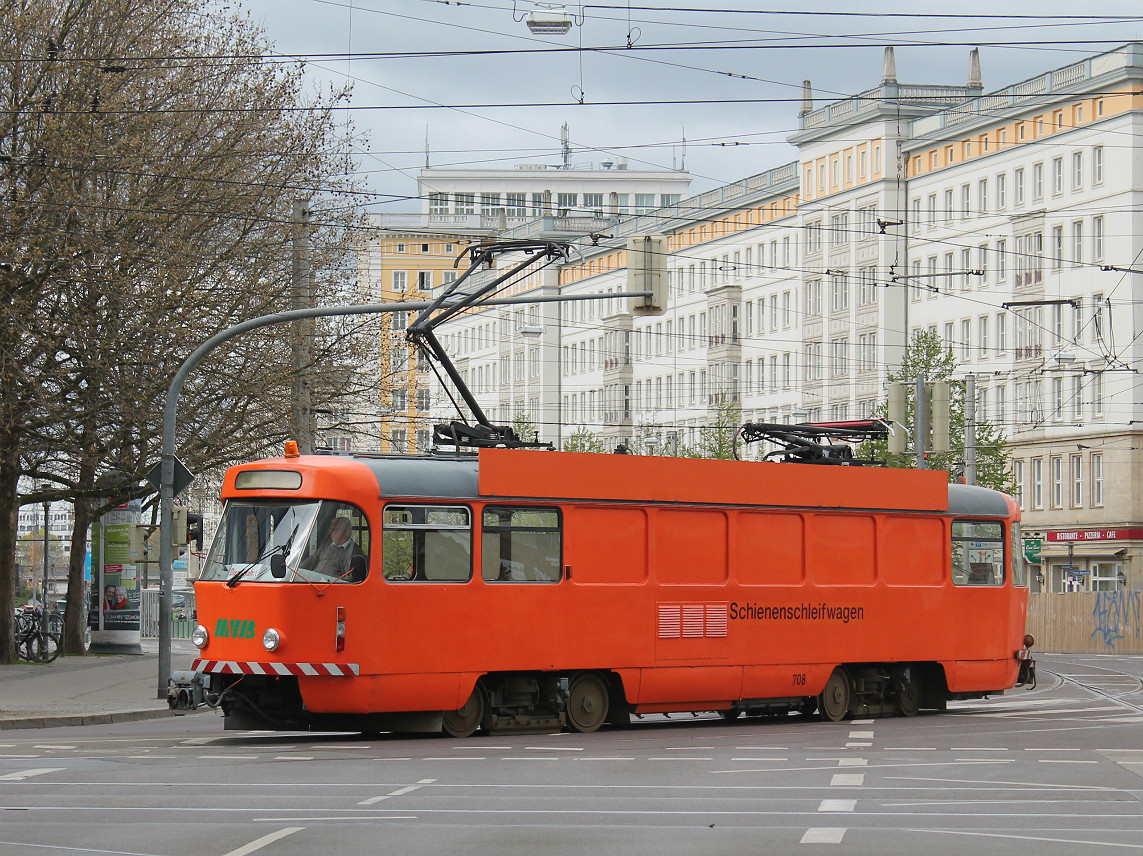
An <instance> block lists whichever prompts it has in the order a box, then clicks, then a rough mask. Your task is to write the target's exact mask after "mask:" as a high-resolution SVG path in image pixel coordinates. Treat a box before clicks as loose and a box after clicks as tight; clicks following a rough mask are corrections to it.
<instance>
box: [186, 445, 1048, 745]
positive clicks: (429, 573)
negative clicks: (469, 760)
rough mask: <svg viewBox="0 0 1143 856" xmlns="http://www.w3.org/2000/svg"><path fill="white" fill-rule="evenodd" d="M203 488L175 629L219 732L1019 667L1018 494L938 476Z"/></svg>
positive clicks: (394, 725) (307, 471)
mask: <svg viewBox="0 0 1143 856" xmlns="http://www.w3.org/2000/svg"><path fill="white" fill-rule="evenodd" d="M222 495H223V498H224V499H225V501H226V506H225V511H224V514H223V518H222V521H221V525H220V528H219V530H218V532H217V535H216V537H215V539H214V542H213V545H212V546H211V549H210V551H209V554H208V556H207V559H206V563H205V568H204V570H203V572H202V574H201V577H200V579H199V580H198V582H197V583H196V585H195V593H196V598H197V607H198V622H199V623H198V626H197V627H196V628H195V633H194V637H193V638H194V642H195V644H196V645H197V647H198V648H199V655H198V659H196V660H195V663H194V669H195V671H196V672H197V675H196V677H195V680H196V681H197V682H199V692H200V694H201V693H205V700H206V702H207V703H209V704H211V705H213V706H221V708H222V710H223V713H224V715H225V720H224V723H225V728H227V729H243V730H245V729H283V730H346V731H349V730H352V731H366V732H373V731H390V730H392V731H401V730H429V729H431V730H440V729H443V730H444V731H445V732H446V733H448V734H450V735H454V736H457V737H464V736H467V735H470V734H472V733H473V732H475V731H477V730H478V729H484V730H512V729H522V730H558V729H560V728H564V727H570V728H571V729H574V730H576V731H581V732H590V731H594V730H596V729H598V728H599V727H600V726H602V725H604V724H605V723H612V724H624V723H626V722H628V721H629V717H630V716H631V715H632V714H644V713H659V712H675V711H719V712H721V713H722V714H723V715H724V716H726V717H728V718H733V717H735V716H738V715H740V714H746V715H757V714H785V713H788V712H791V711H794V712H802V713H813V712H815V711H816V712H817V713H818V714H819V715H820V716H821V717H822V718H823V719H826V720H831V721H838V720H842V719H844V718H846V717H848V716H854V715H894V714H900V715H904V716H911V715H914V714H916V713H917V712H918V710H920V709H923V708H927V709H937V710H941V709H943V708H944V707H945V705H946V702H947V701H948V700H949V699H964V698H979V697H983V696H984V695H986V694H997V693H1001V692H1003V691H1004V690H1006V689H1009V688H1011V687H1013V686H1016V685H1018V684H1020V683H1025V682H1028V681H1029V680H1032V679H1033V678H1034V664H1033V661H1032V660H1031V658H1030V648H1031V645H1032V640H1031V637H1026V636H1025V632H1024V631H1025V627H1024V624H1025V616H1026V611H1027V603H1028V589H1027V578H1026V571H1025V567H1024V562H1023V554H1022V551H1021V541H1020V534H1019V519H1020V512H1019V508H1018V507H1017V505H1016V504H1015V502H1014V501H1013V500H1012V499H1011V498H1010V497H1008V496H1006V495H1004V494H1002V493H998V492H996V491H992V490H988V489H985V488H980V487H972V486H967V485H959V484H953V485H950V484H948V483H947V476H946V474H945V473H943V472H934V471H926V470H902V469H886V468H877V467H828V466H826V467H823V466H796V465H792V464H789V463H772V462H764V461H763V462H748V461H708V460H690V459H677V458H665V457H642V456H633V455H604V454H574V453H565V452H553V451H531V450H519V449H504V448H483V449H480V450H479V452H478V453H477V454H476V455H471V454H468V455H456V456H450V457H443V456H442V457H436V456H424V457H413V456H391V455H366V454H355V455H307V456H298V455H296V454H293V455H289V456H287V457H282V458H275V459H271V460H263V461H257V462H253V463H249V464H244V465H241V466H236V467H233V468H231V469H230V470H229V471H228V472H227V475H226V478H225V484H224V487H223V491H222ZM172 704H175V702H174V701H172Z"/></svg>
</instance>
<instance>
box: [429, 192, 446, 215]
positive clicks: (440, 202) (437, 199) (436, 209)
mask: <svg viewBox="0 0 1143 856" xmlns="http://www.w3.org/2000/svg"><path fill="white" fill-rule="evenodd" d="M429 213H430V214H447V213H448V194H447V193H430V194H429Z"/></svg>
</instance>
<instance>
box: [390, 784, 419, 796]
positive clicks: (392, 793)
mask: <svg viewBox="0 0 1143 856" xmlns="http://www.w3.org/2000/svg"><path fill="white" fill-rule="evenodd" d="M419 790H420V786H419V785H409V786H407V787H404V788H397V790H395V791H390V792H389V794H388V796H391V797H401V796H404V795H405V794H411V793H412V792H413V791H419Z"/></svg>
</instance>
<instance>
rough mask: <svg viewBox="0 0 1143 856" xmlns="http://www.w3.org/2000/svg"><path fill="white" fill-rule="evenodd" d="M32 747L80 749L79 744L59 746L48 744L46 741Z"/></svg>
mask: <svg viewBox="0 0 1143 856" xmlns="http://www.w3.org/2000/svg"><path fill="white" fill-rule="evenodd" d="M32 748H33V749H78V748H79V747H78V746H57V745H48V744H46V743H45V744H40V745H36V746H33V747H32Z"/></svg>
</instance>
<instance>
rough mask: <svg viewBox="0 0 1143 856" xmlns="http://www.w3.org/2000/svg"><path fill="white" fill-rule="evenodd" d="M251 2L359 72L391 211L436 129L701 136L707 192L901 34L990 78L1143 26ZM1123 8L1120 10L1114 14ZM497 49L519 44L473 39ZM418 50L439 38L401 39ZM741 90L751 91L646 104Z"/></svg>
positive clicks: (485, 162) (1115, 4)
mask: <svg viewBox="0 0 1143 856" xmlns="http://www.w3.org/2000/svg"><path fill="white" fill-rule="evenodd" d="M241 5H242V6H243V7H245V8H246V9H248V10H249V12H250V14H251V16H252V17H253V19H254V21H255V22H256V23H259V24H260V25H262V26H263V27H264V28H265V29H266V31H267V34H268V36H269V37H270V39H271V40H272V41H273V42H274V43H275V45H276V47H277V49H278V50H279V51H280V52H281V53H283V54H285V55H288V56H298V57H304V58H306V61H307V63H306V68H307V71H308V73H309V74H310V75H311V77H312V78H313V80H314V82H315V85H317V84H320V83H321V82H330V81H336V82H342V83H344V82H345V81H346V80H347V79H351V80H352V81H353V84H354V91H353V98H352V102H351V104H352V110H351V111H350V114H351V116H352V121H353V123H354V125H355V126H356V128H357V129H358V131H359V132H363V133H364V134H365V139H364V140H363V141H360V142H355V143H354V144H353V147H354V150H355V151H358V152H359V155H358V158H357V162H358V164H359V166H360V169H361V171H362V178H363V180H364V182H365V184H366V186H367V187H368V189H370V190H372V191H375V192H376V193H377V194H378V196H377V197H376V201H375V202H374V203H373V204H371V205H370V206H369V210H370V211H372V212H375V213H382V212H386V211H402V210H403V211H408V210H416V209H417V208H419V204H418V203H417V202H416V201H412V200H410V199H409V197H412V196H413V195H414V194H415V193H416V174H417V171H418V170H419V169H420V168H421V167H422V166H424V163H425V136H426V131H427V134H428V138H429V145H430V149H431V154H430V162H431V164H432V165H433V166H446V165H457V166H469V165H479V166H489V167H501V168H505V167H507V168H510V167H512V166H513V165H515V164H518V163H547V164H552V165H555V164H558V163H560V162H561V156H560V126H561V125H562V124H563V123H565V122H566V123H568V125H569V129H570V139H571V145H572V149H573V154H572V156H571V162H572V164H573V165H580V164H583V165H587V164H592V165H598V163H599V162H600V161H601V160H614V159H615V157H616V156H623V157H627V158H628V159H629V160H630V162H631V167H632V168H638V167H640V166H643V167H648V168H667V169H670V168H678V167H680V166H683V158H684V150H683V145H682V140H683V138H684V136H685V139H686V140H687V143H686V147H685V167H686V169H687V170H688V171H689V172H690V173H691V175H692V177H693V183H692V185H691V190H692V193H698V192H702V191H704V190H708V189H710V188H711V187H714V186H717V185H719V184H724V183H727V182H731V181H736V180H738V179H742V178H745V177H746V176H748V175H753V174H754V173H757V172H762V171H764V170H766V169H769V168H771V167H774V166H779V165H781V164H783V163H787V162H788V161H790V160H793V159H794V157H795V151H794V149H793V147H791V146H790V145H789V144H788V143H787V142H786V138H787V137H788V136H789V134H790V133H791V132H792V131H794V130H795V129H796V128H797V125H798V110H799V108H800V102H801V86H802V80H804V79H807V78H808V79H810V80H811V81H812V82H813V88H814V96H815V102H814V103H815V106H821V105H822V104H825V103H827V102H828V101H830V100H834V99H836V98H839V97H843V96H846V95H851V94H855V93H857V92H861V91H862V90H864V89H868V88H870V87H872V86H876V85H877V84H878V83H879V82H880V79H881V62H882V54H883V50H884V46H885V45H887V44H893V45H894V46H895V48H896V58H897V78H898V80H899V81H900V82H902V83H936V84H952V85H963V84H964V83H965V82H966V80H967V76H968V54H969V50H970V49H971V47H972V46H974V45H980V48H981V64H982V69H983V78H984V88H985V91H986V92H987V91H991V90H994V89H999V88H1002V87H1004V86H1007V85H1009V84H1011V83H1016V82H1018V81H1020V80H1023V79H1025V78H1028V77H1033V76H1035V75H1038V74H1041V73H1043V72H1044V71H1048V70H1051V69H1053V68H1057V67H1060V66H1063V65H1067V64H1069V63H1071V62H1075V61H1077V60H1079V59H1082V58H1083V57H1085V56H1089V55H1091V54H1095V53H1099V52H1101V51H1103V50H1107V49H1110V48H1112V47H1114V46H1116V45H1118V44H1121V43H1122V42H1125V41H1129V40H1133V39H1134V40H1139V39H1143V21H1141V12H1143V7H1141V4H1140V2H1139V0H1098V2H1096V3H1095V4H1093V5H1092V6H1088V5H1087V4H1084V3H1075V2H1061V0H1041V1H1040V2H1036V3H1031V2H1028V1H1027V0H1019V2H1014V0H992V2H979V0H969V2H961V3H958V4H956V7H957V11H958V14H959V15H960V17H951V18H949V17H924V15H925V14H934V15H935V14H936V13H938V12H942V11H944V10H946V9H947V8H948V7H949V4H948V3H947V2H941V3H937V2H934V1H933V0H913V2H890V0H881V2H877V3H872V2H864V3H863V2H853V0H849V2H828V0H821V2H817V3H814V4H813V5H812V6H811V7H809V8H810V9H812V10H813V12H816V13H822V12H828V11H844V12H851V13H852V12H854V11H858V12H869V13H877V14H876V15H872V14H870V15H869V16H865V15H852V14H850V15H845V16H836V15H827V14H813V13H807V12H806V11H805V10H804V9H803V10H802V11H799V12H798V13H794V14H774V13H772V12H767V13H761V12H760V11H759V10H762V9H763V8H764V7H763V6H762V5H761V4H759V3H758V2H739V3H735V2H725V0H724V2H722V3H718V2H710V0H688V2H686V3H685V4H682V3H678V4H676V3H673V2H662V0H633V2H632V3H631V4H630V5H628V3H626V2H624V0H605V2H604V4H602V5H585V6H580V5H579V4H574V3H568V4H566V7H567V9H568V10H569V11H570V12H571V13H572V14H574V16H575V19H576V22H577V25H576V26H573V27H572V29H571V31H570V32H568V33H567V34H566V35H562V36H558V35H549V36H533V35H531V34H530V33H529V31H528V29H527V27H526V26H525V24H524V22H523V20H522V19H523V17H524V15H525V14H526V12H527V11H530V10H532V9H533V8H534V4H533V3H531V2H528V0H517V3H516V10H515V13H514V11H513V4H512V2H510V0H509V2H505V0H475V2H472V3H467V2H457V0H448V2H445V0H242V3H241ZM804 5H805V4H803V3H800V2H793V0H792V2H787V3H785V4H783V5H782V6H779V7H777V8H788V9H789V8H799V7H802V6H804ZM770 8H771V9H773V8H775V7H770ZM727 10H731V11H727ZM751 10H754V11H753V12H752V11H751ZM1081 14H1082V15H1086V16H1090V17H1078V16H1079V15H1081ZM970 15H977V16H979V17H967V16H970ZM1001 15H1010V16H1017V17H1004V18H1001V17H998V16H1001ZM990 16H991V17H990ZM1068 16H1070V17H1068ZM1108 17H1111V18H1118V20H1114V21H1108V20H1100V19H1101V18H1108ZM515 19H521V20H515ZM580 21H582V25H579V22H580ZM629 41H630V42H631V44H632V49H630V50H629V49H628V48H627V45H628V42H629ZM581 47H582V48H592V49H593V50H591V51H580V50H576V49H578V48H581ZM700 48H701V49H700ZM559 49H563V50H559ZM483 51H506V52H507V53H493V54H479V53H474V52H483ZM521 51H542V52H536V53H521ZM401 53H405V54H410V53H415V54H422V55H421V56H393V54H401ZM442 53H444V54H445V55H442ZM423 54H427V55H423ZM581 98H582V103H579V102H580V101H581ZM737 99H743V100H745V101H747V102H750V103H730V104H726V103H724V104H719V103H709V104H703V103H682V104H678V103H647V104H644V103H642V102H675V101H700V102H702V101H709V102H718V101H727V100H737ZM605 102H638V103H635V104H631V103H623V104H608V103H605ZM549 104H550V105H553V106H527V105H549ZM438 105H446V106H443V107H442V106H438ZM482 105H485V106H482ZM486 105H510V106H496V107H493V106H486ZM393 108H400V109H393ZM719 143H728V144H737V145H718V144H719Z"/></svg>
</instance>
